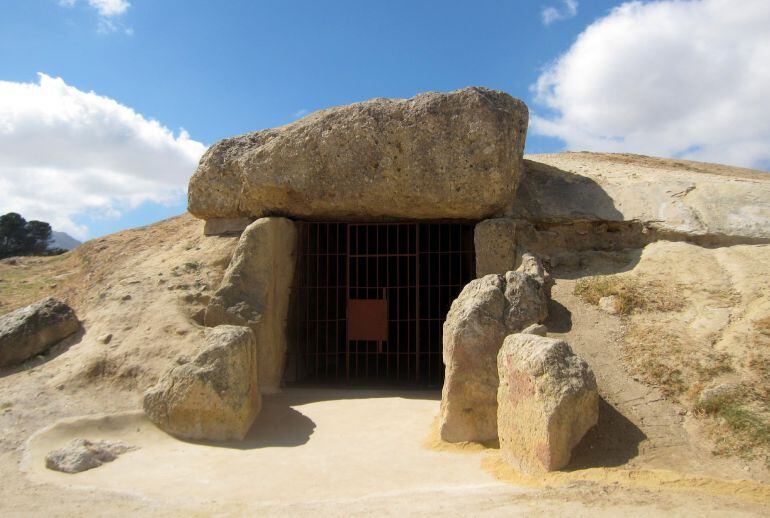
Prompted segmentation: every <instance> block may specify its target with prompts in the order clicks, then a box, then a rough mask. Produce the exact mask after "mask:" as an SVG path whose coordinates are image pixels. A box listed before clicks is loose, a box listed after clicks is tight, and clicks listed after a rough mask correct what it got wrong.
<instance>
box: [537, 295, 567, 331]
mask: <svg viewBox="0 0 770 518" xmlns="http://www.w3.org/2000/svg"><path fill="white" fill-rule="evenodd" d="M543 324H544V325H545V326H546V327H547V328H548V331H549V332H551V333H569V332H570V330H571V329H572V313H571V312H570V310H569V309H567V308H566V307H564V306H563V305H562V304H561V303H560V302H558V301H556V300H554V299H550V300H549V301H548V318H547V319H546V320H545V322H543Z"/></svg>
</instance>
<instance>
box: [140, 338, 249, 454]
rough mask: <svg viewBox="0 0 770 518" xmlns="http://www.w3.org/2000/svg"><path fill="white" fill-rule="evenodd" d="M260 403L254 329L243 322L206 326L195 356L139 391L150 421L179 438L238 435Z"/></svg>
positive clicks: (244, 431) (215, 438)
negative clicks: (144, 392) (151, 386)
mask: <svg viewBox="0 0 770 518" xmlns="http://www.w3.org/2000/svg"><path fill="white" fill-rule="evenodd" d="M261 407H262V396H261V394H260V392H259V383H258V375H257V350H256V345H255V342H254V333H253V332H252V331H251V329H249V328H248V327H242V326H226V325H225V326H217V327H215V328H213V329H207V330H206V339H205V343H204V344H203V347H202V349H201V351H200V353H199V354H198V355H197V356H196V357H195V359H193V360H192V361H190V362H188V363H183V364H182V365H176V366H174V367H172V368H171V369H170V370H169V371H167V372H166V373H165V374H164V375H163V376H162V377H161V379H160V381H159V382H158V384H157V385H156V386H155V387H153V388H151V389H150V390H149V391H147V393H146V394H145V396H144V411H145V413H146V414H147V417H148V418H149V419H150V421H152V422H153V423H155V424H156V425H157V426H158V427H159V428H160V429H162V430H164V431H166V432H168V433H170V434H171V435H174V436H176V437H181V438H183V439H194V440H200V439H203V440H210V441H227V440H240V439H243V438H244V437H245V436H246V434H247V433H248V431H249V429H250V428H251V425H252V423H253V422H254V419H256V417H257V415H259V411H260V410H261Z"/></svg>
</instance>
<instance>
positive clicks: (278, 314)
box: [205, 217, 297, 393]
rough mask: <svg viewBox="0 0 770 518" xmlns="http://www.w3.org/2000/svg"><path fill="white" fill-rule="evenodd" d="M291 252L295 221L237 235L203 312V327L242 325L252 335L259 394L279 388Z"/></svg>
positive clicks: (273, 221)
mask: <svg viewBox="0 0 770 518" xmlns="http://www.w3.org/2000/svg"><path fill="white" fill-rule="evenodd" d="M296 248H297V230H296V227H295V225H294V222H292V221H291V220H289V219H286V218H274V217H268V218H260V219H258V220H256V221H255V222H254V223H252V224H251V225H249V226H248V227H246V229H245V230H244V231H243V234H241V238H240V240H239V241H238V245H237V246H236V248H235V252H234V253H233V258H232V260H231V261H230V266H228V268H227V271H226V272H225V275H224V278H223V279H222V284H221V285H220V287H219V289H218V290H217V291H216V293H215V294H214V296H213V297H212V299H211V302H209V305H208V307H207V308H206V317H205V325H206V326H209V327H213V326H218V325H221V324H233V325H243V326H248V327H250V328H251V329H252V330H253V331H254V335H255V336H256V341H257V356H258V362H257V364H258V366H259V385H260V389H261V391H262V393H271V392H276V391H278V389H279V387H280V384H281V377H282V375H283V367H284V362H285V361H286V347H287V339H286V327H287V319H288V313H289V296H290V290H291V285H292V281H293V279H294V268H295V263H296Z"/></svg>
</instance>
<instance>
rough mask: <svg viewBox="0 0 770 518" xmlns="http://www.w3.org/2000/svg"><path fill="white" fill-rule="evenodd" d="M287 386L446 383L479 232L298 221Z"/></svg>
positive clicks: (464, 227) (457, 227) (447, 226)
mask: <svg viewBox="0 0 770 518" xmlns="http://www.w3.org/2000/svg"><path fill="white" fill-rule="evenodd" d="M298 230H299V239H298V254H297V255H298V257H297V269H296V275H295V282H294V289H293V290H292V301H291V308H290V315H289V350H288V358H287V363H286V373H285V381H287V382H289V383H291V382H299V383H311V382H321V383H364V384H380V383H382V384H394V383H403V384H419V385H428V386H433V385H440V384H441V383H443V380H444V366H443V362H442V357H441V352H442V328H443V323H444V319H445V318H446V314H447V312H448V310H449V306H450V305H451V303H452V301H453V300H454V299H455V298H456V297H457V295H458V294H459V293H460V290H461V289H462V287H463V286H465V284H467V283H468V282H469V281H470V280H472V279H473V278H474V276H475V252H474V247H473V224H470V223H444V222H442V223H328V222H319V223H314V222H299V223H298Z"/></svg>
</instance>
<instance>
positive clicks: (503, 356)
mask: <svg viewBox="0 0 770 518" xmlns="http://www.w3.org/2000/svg"><path fill="white" fill-rule="evenodd" d="M497 368H498V375H499V378H500V386H499V388H498V392H497V403H498V405H497V427H498V434H499V438H500V451H501V453H502V455H503V458H505V460H506V461H507V462H508V463H509V464H510V465H511V466H512V467H514V468H515V469H517V470H519V471H523V472H526V473H542V472H545V471H554V470H558V469H561V468H563V467H564V466H566V465H567V463H568V462H569V459H570V456H571V454H572V449H573V448H574V447H575V446H576V445H577V444H578V443H579V442H580V440H581V439H582V438H583V436H584V435H585V433H586V432H587V431H588V430H589V429H591V428H592V427H593V426H595V425H596V423H597V421H598V419H599V394H598V392H597V389H596V379H595V377H594V374H593V372H592V371H591V368H590V367H589V366H588V364H587V363H586V362H585V361H584V360H583V359H582V358H580V357H579V356H577V355H575V354H574V353H573V352H572V349H571V348H570V346H569V345H567V343H566V342H565V341H563V340H557V339H553V338H545V337H541V336H536V335H532V334H513V335H510V336H508V337H507V338H506V339H505V342H504V343H503V346H502V348H501V349H500V352H499V354H498V359H497Z"/></svg>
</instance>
